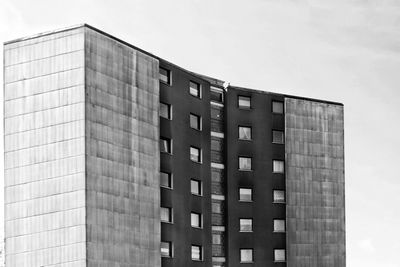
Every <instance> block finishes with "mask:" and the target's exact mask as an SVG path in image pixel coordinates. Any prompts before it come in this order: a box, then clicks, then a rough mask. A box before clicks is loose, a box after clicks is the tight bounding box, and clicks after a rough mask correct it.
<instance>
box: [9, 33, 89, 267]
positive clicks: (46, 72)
mask: <svg viewBox="0 0 400 267" xmlns="http://www.w3.org/2000/svg"><path fill="white" fill-rule="evenodd" d="M4 63H5V66H4V74H5V76H4V123H5V127H4V131H5V132H4V134H5V139H4V141H5V165H4V167H5V177H4V184H5V239H6V240H5V246H6V266H7V267H12V266H15V267H28V266H35V267H40V266H71V267H72V266H74V267H75V266H76V267H78V266H86V227H85V216H86V212H85V116H84V115H85V113H84V110H85V95H84V92H85V90H84V31H83V29H82V28H78V29H73V30H69V31H63V32H59V33H54V34H51V35H44V36H41V37H36V38H33V39H26V40H23V39H22V40H20V41H17V42H12V43H9V44H6V45H5V46H4Z"/></svg>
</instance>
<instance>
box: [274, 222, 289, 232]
mask: <svg viewBox="0 0 400 267" xmlns="http://www.w3.org/2000/svg"><path fill="white" fill-rule="evenodd" d="M285 231H286V227H285V220H281V219H274V232H278V233H282V232H285Z"/></svg>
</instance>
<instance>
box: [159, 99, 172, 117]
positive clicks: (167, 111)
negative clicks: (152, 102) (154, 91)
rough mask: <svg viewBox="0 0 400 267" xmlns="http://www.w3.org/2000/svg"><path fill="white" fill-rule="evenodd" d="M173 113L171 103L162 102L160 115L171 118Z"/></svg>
mask: <svg viewBox="0 0 400 267" xmlns="http://www.w3.org/2000/svg"><path fill="white" fill-rule="evenodd" d="M171 113H172V112H171V105H168V104H164V103H160V117H162V118H165V119H168V120H170V119H171V118H172V116H171Z"/></svg>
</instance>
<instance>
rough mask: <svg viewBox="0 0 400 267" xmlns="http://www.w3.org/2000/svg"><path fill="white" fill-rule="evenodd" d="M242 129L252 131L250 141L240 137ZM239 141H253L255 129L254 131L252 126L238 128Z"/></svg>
mask: <svg viewBox="0 0 400 267" xmlns="http://www.w3.org/2000/svg"><path fill="white" fill-rule="evenodd" d="M240 128H247V129H250V138H249V139H246V138H241V137H240ZM238 139H239V140H241V141H252V140H253V129H252V127H251V126H244V125H239V126H238Z"/></svg>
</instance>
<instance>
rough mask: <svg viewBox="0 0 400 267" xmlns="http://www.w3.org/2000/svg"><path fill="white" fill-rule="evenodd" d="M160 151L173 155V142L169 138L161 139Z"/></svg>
mask: <svg viewBox="0 0 400 267" xmlns="http://www.w3.org/2000/svg"><path fill="white" fill-rule="evenodd" d="M160 151H161V152H166V153H171V140H169V139H167V138H162V137H161V138H160Z"/></svg>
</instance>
